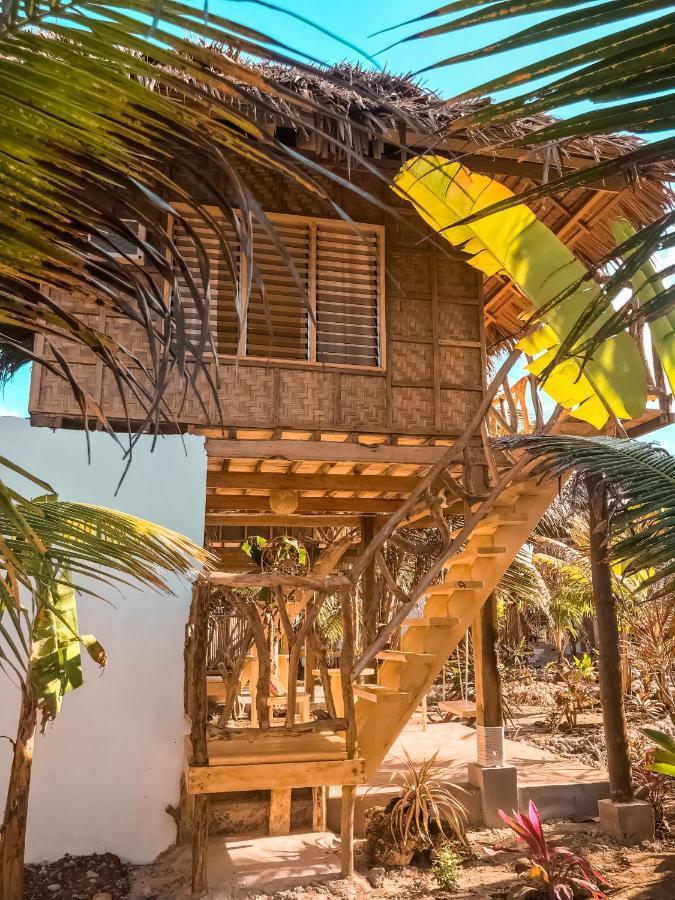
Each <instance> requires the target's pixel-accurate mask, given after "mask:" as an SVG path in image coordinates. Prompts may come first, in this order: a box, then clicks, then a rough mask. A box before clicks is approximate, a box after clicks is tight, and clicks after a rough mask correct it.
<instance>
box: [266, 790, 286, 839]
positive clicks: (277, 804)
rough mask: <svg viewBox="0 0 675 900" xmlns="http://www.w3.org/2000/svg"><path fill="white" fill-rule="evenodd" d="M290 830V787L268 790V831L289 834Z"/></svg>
mask: <svg viewBox="0 0 675 900" xmlns="http://www.w3.org/2000/svg"><path fill="white" fill-rule="evenodd" d="M290 830H291V789H290V788H273V789H272V790H271V791H270V814H269V833H270V834H289V832H290Z"/></svg>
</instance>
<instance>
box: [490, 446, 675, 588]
mask: <svg viewBox="0 0 675 900" xmlns="http://www.w3.org/2000/svg"><path fill="white" fill-rule="evenodd" d="M502 443H503V445H504V446H506V447H510V448H522V449H524V450H526V451H527V452H528V453H529V454H530V455H531V456H532V457H533V458H535V459H536V460H537V466H536V469H535V471H536V472H537V473H546V474H547V475H553V476H562V475H565V474H567V473H569V472H571V471H574V472H576V473H578V474H582V475H595V476H599V477H601V478H602V479H603V482H604V484H605V485H606V487H607V489H608V491H609V493H610V496H611V498H612V505H611V520H610V521H611V528H612V533H613V536H614V539H613V543H612V545H611V554H612V558H613V560H614V561H615V563H617V564H619V565H620V566H621V567H622V573H623V575H624V576H633V575H638V574H639V573H643V572H644V570H647V569H650V568H651V569H653V570H654V573H653V574H652V575H650V577H648V578H645V579H644V580H641V581H640V582H639V586H640V588H645V587H646V586H648V585H650V584H653V583H655V582H657V581H659V580H662V579H666V578H672V576H673V575H675V458H673V457H672V456H671V455H670V453H668V451H667V450H665V449H664V448H663V447H660V446H658V445H657V444H650V443H643V442H641V441H632V440H628V439H622V438H609V437H600V436H598V437H573V436H552V437H548V436H537V435H527V436H522V437H514V438H503V439H502V440H501V441H499V442H498V444H502Z"/></svg>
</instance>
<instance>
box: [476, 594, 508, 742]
mask: <svg viewBox="0 0 675 900" xmlns="http://www.w3.org/2000/svg"><path fill="white" fill-rule="evenodd" d="M472 637H473V667H474V680H475V683H476V724H477V725H482V726H483V727H486V726H487V727H488V728H490V727H496V726H500V725H503V724H504V710H503V705H502V681H501V677H500V675H499V668H498V666H497V599H496V597H495V594H494V593H492V594H490V596H489V597H488V599H487V600H486V601H485V603H484V604H483V606H482V607H481V611H480V613H479V614H478V616H477V618H476V620H475V622H474V623H473V626H472Z"/></svg>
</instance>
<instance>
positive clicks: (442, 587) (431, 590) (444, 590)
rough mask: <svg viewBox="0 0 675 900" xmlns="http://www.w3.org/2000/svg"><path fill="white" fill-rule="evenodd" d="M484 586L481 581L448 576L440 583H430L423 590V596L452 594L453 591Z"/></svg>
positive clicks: (476, 589) (478, 588) (477, 588)
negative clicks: (460, 579)
mask: <svg viewBox="0 0 675 900" xmlns="http://www.w3.org/2000/svg"><path fill="white" fill-rule="evenodd" d="M483 587H485V583H484V582H483V581H478V580H472V581H459V580H457V579H451V578H448V579H446V580H445V581H442V582H441V583H440V584H432V585H431V587H428V588H427V589H426V591H425V592H424V595H425V597H432V596H436V595H437V594H452V593H453V592H454V591H480V590H481V588H483Z"/></svg>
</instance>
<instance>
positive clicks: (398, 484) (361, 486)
mask: <svg viewBox="0 0 675 900" xmlns="http://www.w3.org/2000/svg"><path fill="white" fill-rule="evenodd" d="M206 486H207V487H210V488H239V489H245V490H250V491H254V490H255V491H257V490H272V491H277V490H295V491H380V492H381V493H407V492H408V491H412V490H413V489H414V488H415V487H416V486H417V479H416V478H415V477H414V476H412V477H406V476H404V475H305V474H285V473H281V472H209V473H208V475H207V479H206Z"/></svg>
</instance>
